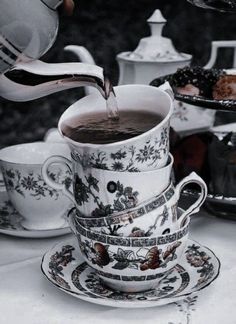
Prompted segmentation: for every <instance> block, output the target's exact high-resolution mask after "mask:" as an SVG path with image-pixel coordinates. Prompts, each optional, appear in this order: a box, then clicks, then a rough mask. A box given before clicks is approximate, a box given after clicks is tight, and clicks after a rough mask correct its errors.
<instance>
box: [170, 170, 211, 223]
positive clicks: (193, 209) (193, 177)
mask: <svg viewBox="0 0 236 324" xmlns="http://www.w3.org/2000/svg"><path fill="white" fill-rule="evenodd" d="M190 183H196V184H197V185H199V186H200V188H201V192H200V195H199V197H198V199H197V200H196V201H195V202H194V203H193V204H192V205H191V206H190V207H189V208H188V209H187V210H185V211H184V212H183V214H182V215H181V217H180V218H179V219H178V222H179V223H180V226H182V225H183V224H184V221H185V219H186V217H187V216H189V215H191V214H195V213H197V212H199V210H200V207H201V205H202V204H203V203H204V201H205V199H206V196H207V186H206V184H205V182H204V181H203V179H202V178H201V177H199V176H198V175H197V174H196V173H195V172H192V173H190V174H189V175H188V176H187V177H185V178H184V179H183V180H181V181H180V182H179V183H178V184H177V186H176V187H175V192H176V195H177V197H178V200H179V197H180V194H181V191H182V190H183V189H184V187H185V186H186V185H188V184H190Z"/></svg>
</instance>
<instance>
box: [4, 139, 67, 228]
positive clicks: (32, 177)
mask: <svg viewBox="0 0 236 324" xmlns="http://www.w3.org/2000/svg"><path fill="white" fill-rule="evenodd" d="M52 154H61V155H63V156H64V157H66V158H68V159H69V157H70V150H69V148H68V145H66V144H59V143H44V142H35V143H26V144H19V145H14V146H9V147H6V148H4V149H2V150H1V151H0V165H1V169H2V173H3V178H4V182H5V185H6V189H7V193H8V196H9V199H10V201H11V203H12V204H13V206H14V207H15V209H16V210H17V211H18V212H19V213H20V214H21V215H22V216H23V221H22V225H23V226H24V227H25V228H26V229H29V230H32V229H33V230H45V229H56V228H60V227H63V226H65V224H66V217H65V216H66V213H67V211H68V209H69V208H71V205H72V204H71V201H70V200H69V199H68V198H67V197H66V196H65V195H64V194H63V193H62V192H61V191H58V190H55V189H54V188H52V187H50V186H48V185H47V184H46V183H45V181H44V179H43V177H42V172H41V168H42V165H43V163H44V161H45V160H46V159H47V158H49V157H50V156H51V155H52ZM48 172H49V177H50V178H52V179H54V181H58V182H59V183H64V184H65V185H66V186H67V187H69V186H70V184H71V178H70V175H69V174H68V173H69V172H68V169H66V168H65V167H63V166H58V165H53V166H51V167H50V168H49V170H48Z"/></svg>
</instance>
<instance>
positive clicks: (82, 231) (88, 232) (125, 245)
mask: <svg viewBox="0 0 236 324" xmlns="http://www.w3.org/2000/svg"><path fill="white" fill-rule="evenodd" d="M178 214H179V217H180V216H181V214H183V210H181V209H178ZM180 218H181V217H180ZM69 222H70V226H71V229H72V231H73V233H74V234H75V236H76V238H77V239H78V243H79V249H80V251H81V253H82V254H83V256H84V258H85V260H86V262H87V263H88V264H89V265H90V266H91V268H93V269H94V270H96V272H97V274H98V275H99V277H100V278H101V279H102V281H103V282H104V284H105V285H107V286H109V287H111V288H113V289H114V290H118V291H124V292H140V291H145V290H149V289H153V288H156V287H157V286H158V283H159V282H160V280H162V279H163V278H164V277H165V276H167V275H168V274H169V272H170V271H171V270H172V268H173V267H174V266H175V265H176V264H177V263H178V260H180V258H181V256H182V254H183V251H184V249H185V246H186V243H187V239H188V234H189V217H186V218H185V219H184V221H183V222H181V225H180V228H179V229H178V230H176V231H173V232H170V233H168V234H166V235H160V236H151V237H119V236H112V235H107V234H103V233H98V232H96V231H94V230H92V229H90V228H85V227H84V226H82V225H81V224H80V222H79V220H78V216H77V212H76V209H73V210H71V212H70V214H69Z"/></svg>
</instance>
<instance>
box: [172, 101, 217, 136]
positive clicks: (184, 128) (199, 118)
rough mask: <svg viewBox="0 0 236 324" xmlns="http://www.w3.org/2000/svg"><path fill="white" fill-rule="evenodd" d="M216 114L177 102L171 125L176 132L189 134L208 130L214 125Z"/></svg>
mask: <svg viewBox="0 0 236 324" xmlns="http://www.w3.org/2000/svg"><path fill="white" fill-rule="evenodd" d="M215 114H216V110H213V109H205V108H201V107H194V106H193V105H189V104H187V103H185V102H181V101H177V100H175V101H174V112H173V115H172V117H171V121H170V125H171V127H173V128H174V130H175V131H176V132H182V133H188V134H189V133H194V132H198V131H202V130H208V129H209V128H210V127H212V126H213V125H214V122H215Z"/></svg>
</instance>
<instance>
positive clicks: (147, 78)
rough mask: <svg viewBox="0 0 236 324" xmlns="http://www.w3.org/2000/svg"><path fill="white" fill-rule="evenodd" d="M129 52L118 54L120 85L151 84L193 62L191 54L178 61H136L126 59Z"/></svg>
mask: <svg viewBox="0 0 236 324" xmlns="http://www.w3.org/2000/svg"><path fill="white" fill-rule="evenodd" d="M127 54H128V53H127V52H126V53H121V54H119V55H117V61H118V64H119V71H120V73H119V85H122V84H150V82H151V81H153V80H154V79H156V78H159V77H161V76H164V75H168V74H172V73H175V72H176V70H177V69H178V68H183V67H184V66H186V65H189V64H190V62H191V56H189V58H188V57H186V60H182V61H176V62H173V61H172V62H161V61H160V62H155V61H150V62H148V61H147V62H140V61H138V62H136V61H134V60H129V59H126V58H125V56H126V55H127Z"/></svg>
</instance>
